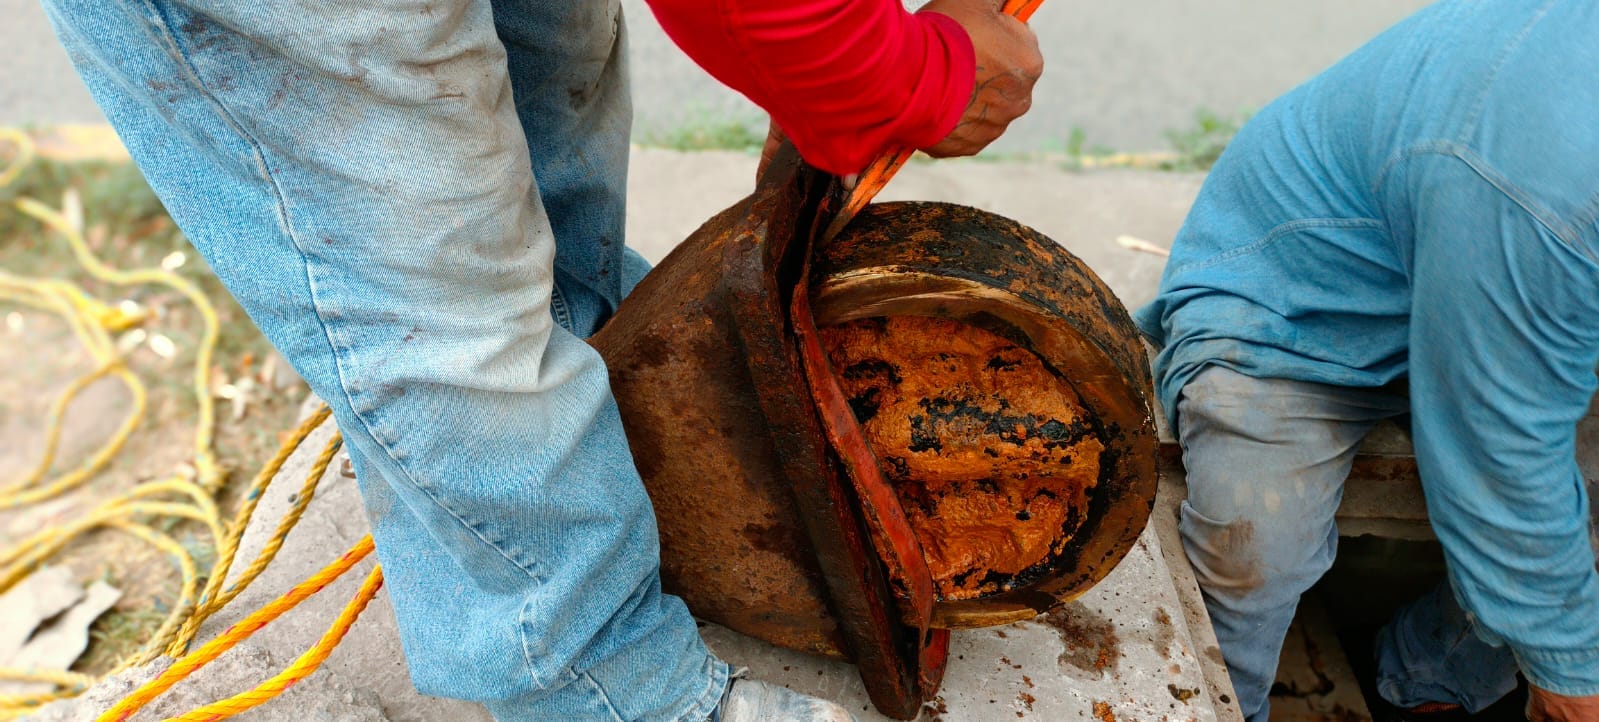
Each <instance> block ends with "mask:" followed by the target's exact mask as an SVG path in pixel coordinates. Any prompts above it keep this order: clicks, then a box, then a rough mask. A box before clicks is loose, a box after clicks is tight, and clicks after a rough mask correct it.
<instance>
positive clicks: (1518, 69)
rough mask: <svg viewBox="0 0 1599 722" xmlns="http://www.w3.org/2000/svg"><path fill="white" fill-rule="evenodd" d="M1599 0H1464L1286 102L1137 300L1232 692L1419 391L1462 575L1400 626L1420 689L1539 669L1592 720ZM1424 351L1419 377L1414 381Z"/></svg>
mask: <svg viewBox="0 0 1599 722" xmlns="http://www.w3.org/2000/svg"><path fill="white" fill-rule="evenodd" d="M1596 219H1599V4H1595V3H1592V2H1588V1H1586V0H1477V1H1475V2H1472V1H1467V0H1446V1H1445V2H1441V3H1438V4H1436V5H1433V6H1431V7H1428V8H1426V9H1424V10H1423V11H1421V12H1420V13H1418V14H1417V15H1416V16H1414V17H1412V18H1410V19H1408V20H1406V21H1405V22H1403V23H1401V24H1400V25H1398V26H1397V27H1395V28H1393V29H1392V30H1390V31H1388V32H1387V33H1385V34H1383V35H1381V36H1380V37H1378V38H1377V39H1375V40H1374V41H1372V42H1371V43H1370V44H1368V45H1367V46H1365V47H1364V48H1362V49H1360V50H1358V51H1356V52H1355V53H1354V54H1352V55H1350V56H1349V57H1348V58H1346V59H1345V60H1343V61H1342V62H1340V63H1338V64H1337V65H1335V66H1334V67H1332V68H1331V69H1329V70H1327V71H1326V72H1324V73H1323V74H1321V75H1319V76H1317V77H1316V78H1314V79H1312V80H1310V81H1309V82H1307V83H1306V84H1304V85H1303V86H1301V87H1299V88H1297V89H1295V90H1294V91H1292V92H1290V93H1288V94H1287V95H1285V96H1284V97H1282V98H1281V99H1279V100H1277V101H1276V102H1274V103H1272V104H1271V105H1270V106H1268V107H1266V108H1265V109H1264V110H1263V111H1262V112H1261V113H1260V114H1259V115H1258V116H1257V117H1255V118H1254V119H1253V120H1252V121H1251V122H1250V123H1249V124H1248V125H1247V126H1246V127H1245V128H1244V129H1243V130H1242V131H1241V132H1240V133H1239V134H1238V137H1237V138H1236V139H1235V140H1234V141H1233V142H1232V144H1231V145H1230V146H1229V147H1228V149H1227V151H1226V152H1225V154H1224V155H1223V156H1222V157H1221V159H1220V160H1219V161H1218V163H1217V164H1216V167H1215V169H1214V170H1213V171H1212V172H1211V174H1210V177H1209V178H1208V179H1207V180H1206V183H1205V186H1204V189H1203V190H1202V191H1201V192H1200V194H1199V198H1198V200H1197V201H1196V202H1195V205H1194V208H1193V210H1192V212H1191V214H1190V215H1189V217H1188V220H1187V222H1186V223H1185V224H1184V226H1183V228H1182V230H1181V231H1180V232H1179V234H1178V237H1177V239H1176V241H1175V243H1174V245H1173V248H1172V255H1171V260H1170V264H1169V265H1168V267H1167V269H1166V272H1165V276H1164V278H1163V279H1162V281H1161V287H1160V294H1159V296H1158V297H1157V298H1156V299H1155V301H1154V302H1153V303H1152V304H1151V305H1149V306H1148V307H1146V308H1144V309H1142V310H1141V311H1140V312H1139V314H1138V323H1139V325H1140V327H1141V328H1142V329H1143V330H1144V332H1145V333H1146V334H1147V335H1148V336H1149V337H1150V338H1151V339H1152V341H1154V342H1155V343H1156V345H1157V346H1159V347H1160V353H1159V355H1158V356H1157V358H1156V361H1155V367H1156V379H1157V384H1158V393H1159V396H1160V399H1161V402H1162V403H1163V404H1164V407H1165V409H1166V411H1167V413H1168V414H1169V415H1170V419H1169V420H1170V421H1171V422H1172V424H1173V428H1175V429H1177V430H1178V436H1179V438H1180V440H1181V442H1182V446H1183V459H1184V463H1185V465H1186V466H1187V470H1188V487H1189V497H1188V500H1187V501H1186V502H1185V503H1184V504H1183V505H1182V510H1181V520H1180V528H1181V532H1182V538H1183V544H1184V548H1185V549H1186V551H1187V553H1188V557H1189V559H1190V561H1191V562H1192V563H1193V566H1194V569H1195V571H1196V573H1197V575H1198V578H1199V582H1200V586H1201V588H1202V590H1203V592H1204V596H1205V600H1206V604H1207V607H1208V609H1209V611H1210V615H1211V619H1212V621H1213V622H1214V624H1215V628H1216V634H1217V637H1218V639H1219V641H1220V642H1221V648H1222V654H1223V656H1224V657H1225V658H1226V661H1227V666H1228V669H1229V670H1230V672H1231V676H1232V680H1233V684H1234V687H1235V688H1236V690H1237V693H1238V701H1239V703H1240V704H1241V705H1242V707H1243V712H1244V714H1245V715H1246V717H1247V718H1248V719H1249V720H1250V722H1265V721H1266V720H1267V694H1268V691H1269V689H1270V687H1271V684H1272V681H1273V679H1274V675H1275V671H1276V667H1277V660H1278V655H1279V653H1280V651H1281V648H1282V644H1283V638H1284V635H1285V633H1286V631H1287V629H1288V625H1289V622H1290V620H1291V619H1292V618H1293V616H1294V611H1295V607H1296V606H1297V604H1298V601H1299V598H1300V595H1301V594H1302V593H1303V592H1305V591H1306V590H1307V589H1309V588H1310V586H1311V585H1312V584H1313V583H1314V582H1315V581H1316V580H1317V579H1318V578H1319V577H1320V576H1321V575H1322V574H1323V573H1324V572H1325V571H1327V569H1328V568H1329V566H1330V565H1331V564H1332V561H1333V555H1334V552H1335V550H1336V547H1337V541H1338V532H1337V529H1336V528H1335V524H1334V519H1333V514H1334V511H1335V510H1336V509H1337V507H1338V503H1339V499H1340V497H1341V496H1342V488H1343V483H1344V480H1345V478H1346V476H1347V475H1348V472H1349V469H1350V463H1351V459H1352V457H1353V455H1354V453H1355V448H1356V445H1357V444H1358V443H1359V442H1360V440H1361V438H1362V437H1363V436H1364V435H1365V434H1366V432H1367V431H1368V430H1370V429H1371V428H1372V426H1373V424H1375V423H1376V422H1377V421H1379V420H1381V419H1384V418H1389V417H1393V416H1397V415H1400V414H1404V413H1406V412H1409V413H1410V414H1411V419H1412V421H1411V423H1412V430H1413V438H1414V441H1415V449H1416V456H1417V461H1418V464H1419V466H1420V471H1421V477H1422V483H1423V487H1424V491H1425V494H1426V499H1427V508H1428V514H1429V516H1430V519H1431V523H1432V527H1433V529H1434V530H1435V532H1436V533H1437V536H1438V539H1439V541H1440V542H1442V545H1443V549H1444V553H1445V556H1446V559H1447V562H1448V569H1449V576H1448V583H1447V585H1445V586H1443V587H1441V588H1439V589H1438V590H1436V591H1435V592H1433V593H1432V594H1430V595H1428V596H1427V597H1425V598H1423V599H1421V600H1418V601H1416V602H1415V603H1413V604H1411V605H1409V606H1407V607H1405V608H1403V609H1401V610H1400V611H1399V612H1398V613H1397V615H1396V616H1395V617H1394V619H1393V620H1392V621H1391V622H1390V623H1389V624H1388V625H1387V627H1386V628H1384V629H1383V630H1382V631H1381V632H1380V633H1379V635H1378V639H1377V648H1378V660H1377V662H1378V680H1377V681H1378V689H1379V691H1380V693H1381V694H1382V696H1383V697H1384V698H1385V699H1386V700H1387V701H1388V702H1390V703H1392V704H1393V705H1395V706H1396V707H1398V708H1400V709H1401V710H1405V711H1406V712H1405V714H1407V715H1408V716H1411V717H1414V718H1423V719H1424V718H1427V717H1429V716H1433V717H1437V716H1439V715H1456V716H1458V715H1460V714H1464V713H1469V712H1475V711H1477V710H1480V709H1482V708H1484V707H1486V706H1488V705H1489V704H1491V703H1493V702H1494V701H1496V700H1497V699H1499V698H1500V697H1502V696H1503V695H1505V694H1506V693H1507V692H1509V691H1510V690H1511V689H1513V688H1514V686H1515V685H1516V673H1517V672H1518V671H1519V672H1520V673H1521V674H1523V675H1525V676H1526V678H1527V680H1528V681H1529V682H1530V683H1531V688H1532V691H1531V700H1530V703H1529V715H1530V716H1531V717H1532V719H1534V720H1557V721H1560V722H1578V721H1579V720H1581V721H1585V722H1592V721H1593V720H1599V574H1596V573H1595V566H1594V551H1593V548H1592V546H1591V544H1590V539H1589V532H1590V529H1589V525H1590V521H1589V514H1590V507H1589V499H1588V496H1587V493H1586V491H1585V485H1584V481H1583V478H1582V476H1581V475H1580V474H1579V472H1578V468H1577V464H1576V460H1575V457H1574V448H1575V446H1574V443H1575V442H1574V436H1575V424H1576V422H1577V420H1578V419H1579V418H1580V417H1582V416H1583V414H1584V413H1585V410H1586V409H1587V408H1588V404H1589V401H1590V399H1591V398H1592V397H1593V396H1594V390H1595V385H1596V381H1595V373H1594V369H1595V367H1596V365H1599V224H1596ZM1406 378H1408V386H1409V393H1408V397H1406V396H1404V395H1402V394H1398V393H1395V391H1394V385H1395V384H1396V383H1398V382H1401V380H1403V379H1406Z"/></svg>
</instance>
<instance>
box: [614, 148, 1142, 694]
mask: <svg viewBox="0 0 1599 722" xmlns="http://www.w3.org/2000/svg"><path fill="white" fill-rule="evenodd" d="M785 151H786V155H785V156H783V157H780V158H778V159H777V160H775V161H774V163H773V169H772V170H769V172H768V173H767V175H766V176H765V177H764V178H763V179H762V182H761V184H760V186H759V187H758V188H757V190H756V192H755V193H754V194H753V195H752V196H751V197H749V198H748V199H746V200H744V201H743V202H741V203H739V204H738V205H736V206H734V207H733V208H730V209H728V210H727V211H724V212H723V213H721V214H718V215H717V216H716V217H714V218H712V219H711V220H710V221H709V222H707V223H706V224H705V225H704V226H703V227H701V228H700V229H699V230H698V231H696V232H695V233H694V234H693V235H692V236H691V237H690V238H689V239H687V240H686V241H685V242H684V243H683V244H682V245H681V246H679V248H678V249H677V250H676V251H674V252H673V253H672V254H671V255H670V256H669V257H668V258H667V259H666V260H665V261H664V262H663V263H662V264H661V265H660V266H659V267H657V269H656V270H655V271H653V272H652V273H651V274H650V275H649V276H648V277H647V278H646V279H645V280H644V282H643V283H642V284H640V286H639V287H638V288H637V289H635V290H634V292H633V293H632V295H630V296H629V298H628V300H627V301H626V302H624V303H623V305H622V307H621V308H620V309H619V311H618V312H617V314H616V316H615V317H614V318H613V319H612V321H611V322H610V323H609V324H608V325H607V326H606V327H605V328H604V329H602V331H601V332H600V333H599V334H597V335H596V336H595V337H594V338H593V339H592V343H593V344H594V346H595V347H596V348H597V349H598V350H599V351H600V353H601V354H602V355H603V356H604V358H605V360H606V363H607V366H608V367H609V369H610V373H611V383H612V388H613V391H614V392H615V394H616V397H617V400H618V404H619V406H620V408H621V413H622V417H623V421H624V425H625V427H626V428H627V431H628V438H629V442H630V444H631V446H632V451H633V455H634V458H635V460H636V461H637V463H638V468H639V471H640V473H641V475H642V476H643V478H644V482H645V485H646V487H647V488H648V490H649V492H650V496H651V499H652V501H653V503H654V505H655V510H656V516H657V519H658V524H659V528H660V535H661V542H662V580H663V584H664V585H665V586H666V588H667V589H668V591H671V592H673V593H675V594H678V595H680V596H682V597H683V598H684V600H685V601H686V602H687V603H688V605H689V607H690V609H691V610H693V611H694V613H695V614H696V615H698V616H701V617H703V618H705V619H709V620H711V621H715V622H718V623H720V624H723V625H726V626H728V627H730V628H732V629H734V630H737V631H739V632H742V633H744V634H747V635H750V636H753V637H756V638H759V639H762V640H766V641H769V642H772V643H774V644H778V645H781V646H784V647H788V648H792V649H798V650H802V651H806V652H810V653H813V654H820V655H826V656H833V657H842V658H845V659H850V660H852V661H854V662H856V663H857V665H858V666H859V669H860V671H861V675H862V679H863V681H864V683H865V686H866V688H867V691H868V692H869V694H870V696H871V699H872V701H873V703H874V704H876V705H877V707H878V709H879V710H881V711H882V712H883V713H885V714H887V715H890V716H893V717H897V718H902V719H910V718H912V717H914V716H915V715H916V714H917V712H918V711H919V709H920V708H921V705H922V702H923V701H924V700H926V699H929V698H931V697H932V696H933V695H934V694H936V692H937V688H938V685H939V682H940V679H941V677H942V674H943V669H944V664H945V662H946V660H947V655H948V649H949V635H948V632H947V628H949V627H959V626H973V625H982V624H998V623H1005V622H1009V621H1013V620H1016V619H1021V618H1027V617H1031V616H1033V615H1035V614H1037V613H1039V612H1041V611H1045V610H1048V609H1050V608H1053V607H1054V606H1056V605H1057V604H1058V603H1060V602H1061V601H1063V600H1066V599H1070V598H1072V597H1074V596H1076V595H1077V594H1080V593H1082V592H1083V591H1085V590H1086V589H1087V588H1088V587H1089V586H1090V585H1092V584H1093V583H1094V582H1095V581H1097V580H1098V579H1100V578H1102V577H1103V576H1104V575H1105V574H1107V573H1108V572H1109V571H1110V569H1111V568H1112V567H1113V566H1114V565H1115V563H1116V562H1117V561H1118V560H1120V559H1121V557H1122V555H1123V554H1125V553H1126V551H1127V550H1128V549H1129V548H1130V547H1131V545H1132V544H1133V543H1134V541H1135V540H1136V538H1137V536H1138V533H1139V531H1140V530H1141V529H1142V528H1143V525H1144V522H1145V520H1146V519H1147V518H1148V513H1149V507H1150V504H1151V502H1152V500H1153V494H1154V481H1155V477H1154V462H1155V450H1154V436H1153V427H1152V426H1151V425H1150V418H1149V413H1148V404H1147V401H1146V399H1147V398H1148V385H1149V379H1148V371H1147V369H1146V368H1145V366H1144V359H1143V350H1142V347H1141V346H1139V345H1138V343H1137V336H1136V333H1135V332H1134V331H1132V326H1131V323H1130V322H1129V321H1128V320H1127V317H1126V312H1125V311H1124V310H1122V309H1121V307H1120V306H1119V305H1118V304H1116V303H1115V301H1114V300H1112V299H1111V297H1110V295H1109V292H1108V291H1106V290H1105V289H1104V287H1103V284H1100V283H1099V282H1098V279H1097V278H1094V277H1093V275H1092V273H1091V272H1089V271H1088V270H1087V269H1086V268H1085V267H1083V266H1082V264H1081V263H1079V262H1077V261H1076V259H1075V258H1072V257H1071V256H1070V255H1069V254H1066V253H1065V252H1064V251H1063V250H1061V249H1060V248H1059V247H1058V246H1056V245H1055V244H1054V243H1053V242H1051V241H1049V240H1048V239H1044V238H1042V237H1041V236H1038V235H1037V234H1036V233H1032V232H1031V231H1028V230H1026V229H1025V228H1022V227H1021V226H1018V225H1016V224H1014V223H1011V222H1009V221H1004V220H1003V219H999V218H997V217H993V216H990V215H987V214H979V213H977V212H975V211H971V210H970V209H955V208H953V207H949V206H926V207H922V206H918V207H917V208H916V211H915V213H914V214H910V215H904V214H903V211H904V210H905V208H906V206H905V205H903V204H895V205H892V206H885V207H869V208H868V209H867V210H866V211H865V212H864V213H863V214H862V215H861V216H860V217H858V218H857V219H856V220H855V222H853V223H851V224H850V226H849V227H848V230H847V231H846V232H845V233H844V235H843V236H841V237H840V238H839V239H837V240H836V241H835V242H832V243H830V244H829V245H828V246H827V248H826V251H825V253H818V254H812V253H811V250H810V243H811V241H812V237H811V236H812V234H813V233H815V232H816V231H817V230H818V229H820V228H823V227H825V225H826V224H827V222H828V221H829V220H830V219H831V218H832V217H833V214H835V213H836V212H837V208H838V205H839V204H840V203H841V202H842V198H843V195H842V193H841V191H840V189H839V187H838V185H837V182H836V180H835V179H833V178H831V177H829V176H826V175H824V174H821V173H819V172H816V171H814V170H812V169H808V168H806V167H804V166H803V165H802V164H800V163H799V162H798V159H797V156H795V155H794V154H793V153H792V150H791V149H785ZM894 212H901V213H902V215H901V216H899V217H898V220H897V221H896V222H897V223H899V224H900V225H894V223H889V222H888V221H889V220H891V219H892V218H893V217H892V216H890V215H888V214H890V213H894ZM907 223H908V224H912V226H907V225H905V224H907ZM913 231H914V232H913ZM808 259H809V260H814V261H815V262H816V263H817V266H816V269H815V272H816V275H815V279H816V283H815V284H808V283H802V280H803V279H805V278H806V273H807V268H806V265H805V262H806V261H807V260H808ZM890 266H892V267H895V268H896V269H897V270H895V271H894V272H885V270H884V269H885V268H888V267H890ZM1046 286H1048V287H1046ZM796 288H799V289H802V290H801V291H800V292H799V293H794V290H795V289H796ZM807 294H814V303H815V308H814V314H813V313H812V311H811V310H809V309H807V301H808V299H807V298H806V296H807ZM790 304H793V305H792V306H791V305H790ZM873 311H885V312H893V313H908V314H911V315H930V316H937V317H940V318H950V319H954V320H958V321H960V322H962V323H965V324H970V325H972V326H977V327H981V328H983V329H985V330H988V331H992V332H995V333H999V334H1001V335H1005V336H1006V337H1007V338H1011V339H1015V340H1017V342H1018V343H1021V344H1023V345H1025V346H1026V347H1027V348H1028V349H1030V350H1031V351H1032V352H1033V353H1036V354H1037V355H1038V356H1039V357H1040V358H1042V359H1044V360H1045V361H1046V362H1047V363H1049V364H1050V365H1051V367H1052V368H1053V369H1054V370H1055V371H1056V372H1058V373H1059V374H1060V376H1061V377H1062V378H1064V379H1066V380H1067V381H1068V382H1069V383H1070V384H1071V386H1072V388H1073V389H1075V391H1076V393H1077V395H1078V396H1080V397H1081V399H1082V401H1083V403H1084V405H1085V406H1086V407H1087V408H1088V409H1090V410H1092V411H1093V413H1094V415H1095V418H1096V421H1095V422H1094V423H1095V424H1096V427H1095V429H1094V431H1095V434H1096V436H1097V437H1099V438H1101V439H1103V440H1104V441H1105V444H1106V449H1105V451H1104V452H1102V453H1101V454H1100V455H1099V459H1098V461H1099V465H1100V468H1101V473H1100V474H1099V478H1098V483H1097V485H1096V486H1095V488H1094V491H1093V494H1092V496H1091V498H1090V500H1089V502H1088V505H1087V508H1086V509H1085V510H1083V512H1082V514H1081V515H1080V516H1079V517H1078V518H1076V519H1074V522H1073V523H1074V525H1075V527H1074V529H1075V533H1073V534H1071V536H1070V539H1069V541H1068V542H1067V543H1066V544H1065V546H1064V548H1063V549H1062V550H1061V551H1060V553H1059V554H1057V555H1054V556H1053V557H1052V558H1051V560H1050V561H1049V563H1048V564H1047V565H1043V566H1041V567H1040V568H1038V569H1035V570H1030V573H1029V574H1027V575H1023V576H1025V578H1018V579H1017V580H1016V583H1015V584H1011V585H1007V587H1008V588H1007V589H1005V590H1004V591H1001V592H998V593H996V594H992V595H987V596H984V597H982V598H979V599H971V600H966V601H961V602H950V601H947V600H945V601H935V598H934V595H933V593H932V591H931V587H930V584H929V575H928V572H927V567H926V561H925V559H924V558H923V555H922V553H921V550H920V548H919V547H918V546H917V540H916V538H915V536H914V535H913V534H911V532H910V529H909V527H908V525H907V524H906V520H905V515H904V511H903V509H902V508H901V507H900V504H899V502H898V500H897V499H896V498H895V496H894V494H893V491H892V489H890V488H889V485H888V484H887V483H886V482H885V481H884V478H883V474H882V469H881V467H880V466H879V465H878V463H877V459H876V457H875V456H874V455H873V452H872V450H871V448H870V447H869V446H868V445H866V443H865V442H864V440H863V439H862V437H861V434H860V427H859V426H858V425H857V423H856V419H854V418H853V416H852V413H851V409H850V408H849V406H848V404H847V402H846V400H845V397H844V396H843V394H842V392H841V391H840V390H839V388H838V386H837V384H836V383H833V378H832V376H831V372H830V370H829V369H828V367H827V365H826V362H827V360H826V357H825V356H824V355H822V353H821V352H820V349H819V347H818V346H817V345H816V342H817V338H816V333H815V332H816V328H815V326H817V325H823V324H829V323H836V322H838V321H840V320H846V319H848V318H850V317H852V316H851V314H855V313H868V314H869V313H870V312H873ZM807 362H808V363H809V364H810V366H809V367H807V365H806V364H807ZM807 370H809V372H810V373H807Z"/></svg>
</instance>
